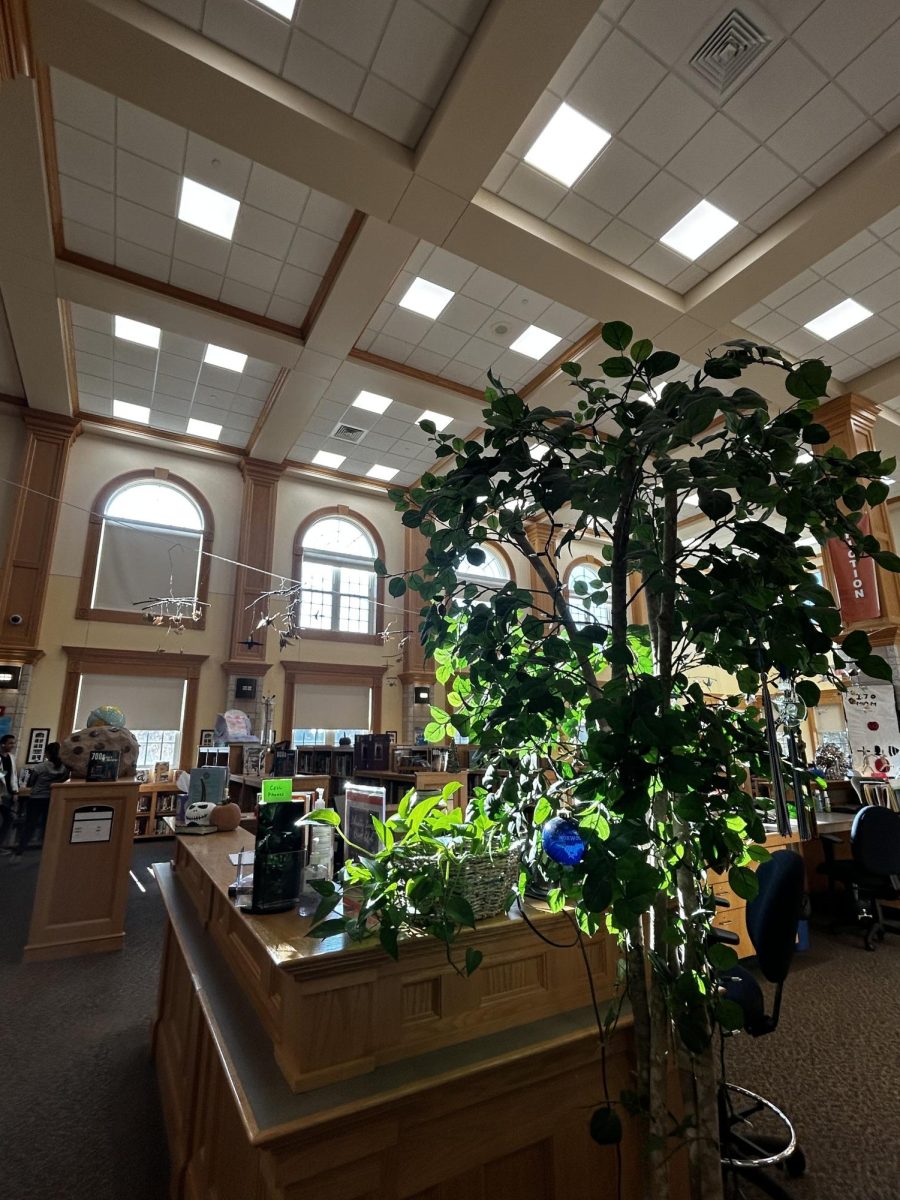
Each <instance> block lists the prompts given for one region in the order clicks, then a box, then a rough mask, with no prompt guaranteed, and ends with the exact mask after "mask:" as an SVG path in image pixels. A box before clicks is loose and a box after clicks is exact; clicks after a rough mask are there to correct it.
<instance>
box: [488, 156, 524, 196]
mask: <svg viewBox="0 0 900 1200" xmlns="http://www.w3.org/2000/svg"><path fill="white" fill-rule="evenodd" d="M517 162H518V159H517V158H516V157H515V156H514V155H512V154H506V153H503V154H501V155H500V158H499V159H498V160H497V163H496V164H495V166H494V167H493V168H492V170H491V172H490V174H489V175H488V177H487V179H485V181H484V187H485V188H486V190H487V191H489V192H494V193H497V192H499V191H500V189H501V188H502V187H503V185H504V183H506V181H507V179H509V177H510V174H511V173H512V170H513V167H515V165H516V163H517Z"/></svg>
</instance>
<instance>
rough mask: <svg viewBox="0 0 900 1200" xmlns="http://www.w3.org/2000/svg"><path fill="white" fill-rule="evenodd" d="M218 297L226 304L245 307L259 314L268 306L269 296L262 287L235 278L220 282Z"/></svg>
mask: <svg viewBox="0 0 900 1200" xmlns="http://www.w3.org/2000/svg"><path fill="white" fill-rule="evenodd" d="M219 299H220V300H223V301H224V302H225V303H226V304H233V305H234V306H235V307H236V308H246V309H248V310H249V311H250V312H255V313H259V314H260V316H261V315H262V314H263V313H264V312H265V311H266V309H267V308H268V306H269V301H270V299H271V296H270V294H269V293H268V292H267V291H266V290H265V289H263V288H257V287H252V286H251V285H250V284H248V283H242V282H241V281H240V280H237V279H226V280H225V282H224V283H223V284H222V290H221V292H220V293H219Z"/></svg>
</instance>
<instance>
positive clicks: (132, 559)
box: [76, 471, 212, 629]
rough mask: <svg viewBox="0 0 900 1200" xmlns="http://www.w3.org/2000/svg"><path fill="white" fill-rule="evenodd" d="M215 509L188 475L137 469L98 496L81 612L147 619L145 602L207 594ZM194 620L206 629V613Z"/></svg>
mask: <svg viewBox="0 0 900 1200" xmlns="http://www.w3.org/2000/svg"><path fill="white" fill-rule="evenodd" d="M211 549H212V513H211V511H210V509H209V505H208V504H207V503H206V501H205V500H204V498H203V497H202V496H201V495H200V493H199V492H198V491H197V490H196V488H194V487H193V486H192V485H191V484H189V483H188V482H187V481H186V480H183V479H179V478H177V477H175V476H170V475H168V474H167V473H165V472H153V471H134V472H131V473H130V474H128V475H122V476H119V477H118V478H117V479H113V480H111V481H110V483H108V484H107V485H106V487H105V488H104V489H103V490H102V491H101V493H100V495H99V496H98V497H97V499H96V501H95V502H94V507H93V511H92V513H91V518H90V525H89V527H88V537H87V542H86V545H85V561H84V569H83V571H82V580H81V590H80V593H79V605H78V611H77V614H76V615H77V616H79V617H89V618H92V619H94V620H96V619H100V620H109V621H127V622H141V621H146V619H147V618H146V614H145V613H144V612H142V610H141V604H142V602H144V601H147V600H152V599H154V598H159V599H165V598H167V597H174V598H176V599H183V600H185V601H190V600H199V601H204V602H205V601H206V600H207V598H208V597H207V592H208V584H209V558H208V553H209V551H210V550H211ZM200 611H201V617H200V619H199V620H198V621H196V622H191V624H190V627H191V628H201V629H202V628H203V625H204V619H203V616H202V613H203V612H204V611H205V610H204V609H203V608H202V605H201V607H200Z"/></svg>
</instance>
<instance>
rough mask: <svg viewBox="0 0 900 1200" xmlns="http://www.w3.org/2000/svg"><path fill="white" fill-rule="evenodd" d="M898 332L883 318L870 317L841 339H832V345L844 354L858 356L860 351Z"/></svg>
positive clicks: (842, 335)
mask: <svg viewBox="0 0 900 1200" xmlns="http://www.w3.org/2000/svg"><path fill="white" fill-rule="evenodd" d="M896 332H897V331H896V329H895V328H894V326H893V325H889V324H888V323H887V321H885V320H883V319H882V318H881V317H869V318H867V320H865V321H860V323H859V324H858V325H854V326H853V328H852V329H848V330H847V332H846V333H842V334H840V336H839V337H835V338H832V339H831V344H832V346H836V347H837V349H838V350H840V351H841V352H842V353H843V354H858V353H859V351H860V350H866V349H867V348H868V347H869V346H874V345H875V343H876V342H880V341H883V340H884V338H886V337H889V336H890V335H891V334H892V333H896Z"/></svg>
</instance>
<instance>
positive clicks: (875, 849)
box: [850, 804, 900, 875]
mask: <svg viewBox="0 0 900 1200" xmlns="http://www.w3.org/2000/svg"><path fill="white" fill-rule="evenodd" d="M850 845H851V846H852V848H853V857H854V859H855V860H856V862H857V864H858V865H859V866H860V867H861V868H862V869H863V870H864V871H865V872H866V873H867V874H869V875H900V813H895V812H893V811H892V810H891V809H889V808H882V807H881V806H880V805H877V804H870V805H868V806H867V807H866V808H861V809H860V810H859V812H858V813H857V814H856V816H855V817H854V818H853V827H852V829H851V830H850Z"/></svg>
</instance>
